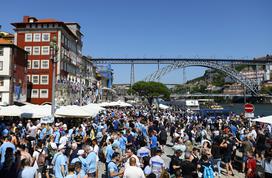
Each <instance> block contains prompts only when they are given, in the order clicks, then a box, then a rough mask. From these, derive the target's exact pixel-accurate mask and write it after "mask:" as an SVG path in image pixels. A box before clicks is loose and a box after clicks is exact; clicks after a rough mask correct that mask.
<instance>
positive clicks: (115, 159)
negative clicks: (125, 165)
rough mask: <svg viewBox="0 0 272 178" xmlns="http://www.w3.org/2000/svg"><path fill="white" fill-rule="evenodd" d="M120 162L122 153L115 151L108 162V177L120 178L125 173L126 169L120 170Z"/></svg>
mask: <svg viewBox="0 0 272 178" xmlns="http://www.w3.org/2000/svg"><path fill="white" fill-rule="evenodd" d="M119 162H120V154H119V153H117V152H114V153H113V155H112V160H111V162H110V163H109V164H108V177H109V178H119V177H121V176H122V175H123V174H124V170H123V169H121V170H120V171H119V169H118V166H117V164H118V163H119Z"/></svg>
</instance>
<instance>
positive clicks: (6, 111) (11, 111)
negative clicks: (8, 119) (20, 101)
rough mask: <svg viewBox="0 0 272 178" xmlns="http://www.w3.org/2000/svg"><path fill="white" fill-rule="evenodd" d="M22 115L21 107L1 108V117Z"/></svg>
mask: <svg viewBox="0 0 272 178" xmlns="http://www.w3.org/2000/svg"><path fill="white" fill-rule="evenodd" d="M21 113H22V110H21V107H20V106H16V105H11V106H3V107H1V108H0V116H20V115H21Z"/></svg>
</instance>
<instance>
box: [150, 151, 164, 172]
mask: <svg viewBox="0 0 272 178" xmlns="http://www.w3.org/2000/svg"><path fill="white" fill-rule="evenodd" d="M149 165H150V166H151V170H152V172H153V173H154V174H156V176H157V177H160V175H161V173H162V170H163V168H165V163H164V160H163V159H162V158H161V157H160V156H158V155H156V156H153V157H152V158H150V160H149Z"/></svg>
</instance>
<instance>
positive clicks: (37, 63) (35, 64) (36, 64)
mask: <svg viewBox="0 0 272 178" xmlns="http://www.w3.org/2000/svg"><path fill="white" fill-rule="evenodd" d="M39 68H40V60H32V69H39Z"/></svg>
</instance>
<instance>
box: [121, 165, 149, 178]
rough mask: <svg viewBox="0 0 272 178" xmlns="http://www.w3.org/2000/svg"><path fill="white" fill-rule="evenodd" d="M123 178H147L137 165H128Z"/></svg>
mask: <svg viewBox="0 0 272 178" xmlns="http://www.w3.org/2000/svg"><path fill="white" fill-rule="evenodd" d="M123 178H145V175H144V172H143V170H142V169H141V168H139V167H137V166H128V167H127V168H126V169H125V172H124V176H123Z"/></svg>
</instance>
